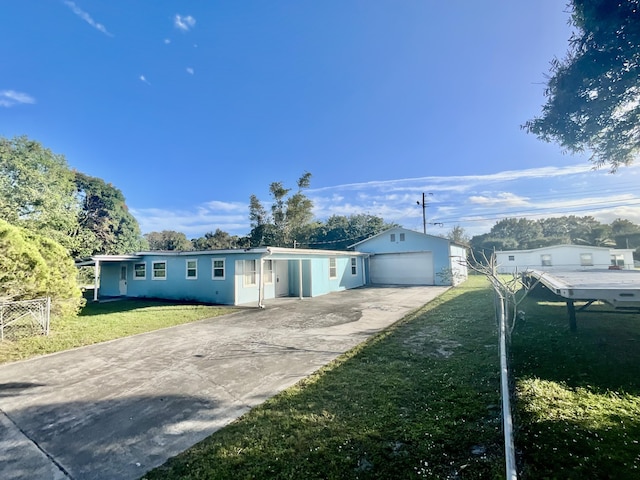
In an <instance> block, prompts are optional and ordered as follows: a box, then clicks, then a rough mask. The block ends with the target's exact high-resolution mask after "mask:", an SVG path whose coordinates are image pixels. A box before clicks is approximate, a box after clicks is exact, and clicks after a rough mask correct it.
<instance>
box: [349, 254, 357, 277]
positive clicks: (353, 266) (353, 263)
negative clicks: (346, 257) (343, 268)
mask: <svg viewBox="0 0 640 480" xmlns="http://www.w3.org/2000/svg"><path fill="white" fill-rule="evenodd" d="M357 274H358V259H357V258H356V257H351V275H357Z"/></svg>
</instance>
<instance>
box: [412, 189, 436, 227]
mask: <svg viewBox="0 0 640 480" xmlns="http://www.w3.org/2000/svg"><path fill="white" fill-rule="evenodd" d="M425 195H427V194H425V193H424V192H422V203H420V200H418V201H417V202H416V203H417V204H418V205H421V206H422V232H423V233H425V234H426V233H427V202H426V200H425ZM429 195H433V193H429Z"/></svg>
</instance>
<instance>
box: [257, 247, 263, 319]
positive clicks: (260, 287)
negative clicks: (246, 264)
mask: <svg viewBox="0 0 640 480" xmlns="http://www.w3.org/2000/svg"><path fill="white" fill-rule="evenodd" d="M263 264H264V259H263V258H262V257H260V266H259V267H258V307H260V308H264V305H263V303H262V301H263V299H264V280H263V277H262V269H263Z"/></svg>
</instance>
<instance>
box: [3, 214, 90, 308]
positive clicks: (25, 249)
mask: <svg viewBox="0 0 640 480" xmlns="http://www.w3.org/2000/svg"><path fill="white" fill-rule="evenodd" d="M76 277H77V270H76V267H75V265H74V263H73V260H72V259H71V257H70V256H69V253H68V252H67V250H66V249H65V248H64V247H62V246H61V245H60V244H59V243H57V242H54V241H53V240H50V239H48V238H45V237H43V236H41V235H38V234H36V233H33V232H30V231H28V230H25V229H23V228H20V227H16V226H13V225H11V224H9V223H7V222H5V221H4V220H0V300H2V301H9V300H30V299H34V298H40V297H51V310H52V314H53V315H57V316H62V315H74V314H76V313H77V312H78V311H79V309H80V308H81V307H82V305H84V299H83V298H82V293H81V292H80V289H79V288H78V284H77V279H76Z"/></svg>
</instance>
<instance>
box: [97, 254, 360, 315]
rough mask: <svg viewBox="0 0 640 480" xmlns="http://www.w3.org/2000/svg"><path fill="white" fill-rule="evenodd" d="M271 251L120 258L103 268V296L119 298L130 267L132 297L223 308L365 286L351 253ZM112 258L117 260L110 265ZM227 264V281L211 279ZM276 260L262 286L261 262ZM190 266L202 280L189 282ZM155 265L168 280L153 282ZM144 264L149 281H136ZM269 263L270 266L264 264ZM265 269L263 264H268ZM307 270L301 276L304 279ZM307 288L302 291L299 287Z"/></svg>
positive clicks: (128, 293)
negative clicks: (251, 275)
mask: <svg viewBox="0 0 640 480" xmlns="http://www.w3.org/2000/svg"><path fill="white" fill-rule="evenodd" d="M274 250H277V252H276V253H273V254H271V253H269V252H268V251H265V250H262V251H256V252H247V251H238V252H235V251H222V252H221V253H217V252H216V251H207V252H188V253H168V254H161V253H141V254H139V255H138V257H139V258H138V259H136V260H127V261H115V260H118V259H117V258H113V257H109V256H104V257H103V258H105V257H106V259H105V260H103V261H102V262H101V263H100V286H99V297H100V298H105V297H114V296H120V295H121V291H120V271H121V270H120V269H121V267H122V265H126V266H127V289H126V294H125V295H126V296H127V297H146V298H165V299H171V300H195V301H201V302H208V303H217V304H224V305H241V304H250V303H254V302H258V301H259V300H260V297H261V293H262V299H263V300H264V299H271V298H275V297H276V296H277V295H278V294H284V295H293V296H303V297H312V296H318V295H324V294H326V293H329V292H333V291H337V290H344V289H346V288H355V287H358V286H362V285H364V283H365V281H364V278H365V277H364V275H363V268H364V257H363V256H361V255H360V254H350V253H348V252H327V253H309V252H308V251H307V253H305V252H299V251H296V250H289V251H288V250H287V249H274ZM330 256H334V257H336V258H337V265H338V277H337V278H336V279H329V278H328V277H329V257H330ZM352 257H355V258H356V259H357V260H356V262H357V270H358V271H357V275H351V258H352ZM109 258H112V259H113V260H112V261H108V259H109ZM214 259H224V261H225V275H224V279H213V278H212V260H214ZM250 260H255V261H256V262H255V263H256V273H255V284H250V285H245V266H246V265H247V264H246V261H250ZM261 260H263V261H267V260H268V261H271V262H272V266H273V278H272V281H269V282H268V283H266V280H267V279H266V273H267V270H266V268H263V271H262V276H263V277H264V280H265V283H264V284H263V287H262V292H260V289H259V285H260V284H261V274H260V261H261ZM187 261H191V262H192V263H193V262H194V261H195V262H196V265H197V276H196V277H195V278H187ZM154 262H165V263H166V278H165V279H153V264H154ZM139 263H144V264H145V266H146V276H145V278H144V279H134V265H135V264H139ZM265 263H266V262H265ZM263 265H264V263H263ZM300 266H301V267H302V273H301V277H300V275H299V270H300ZM276 272H280V275H281V276H282V281H283V282H287V286H286V287H284V286H282V285H280V287H281V290H282V291H278V287H279V286H278V285H277V283H278V282H277V278H276ZM301 285H302V291H301V288H300V286H301Z"/></svg>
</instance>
